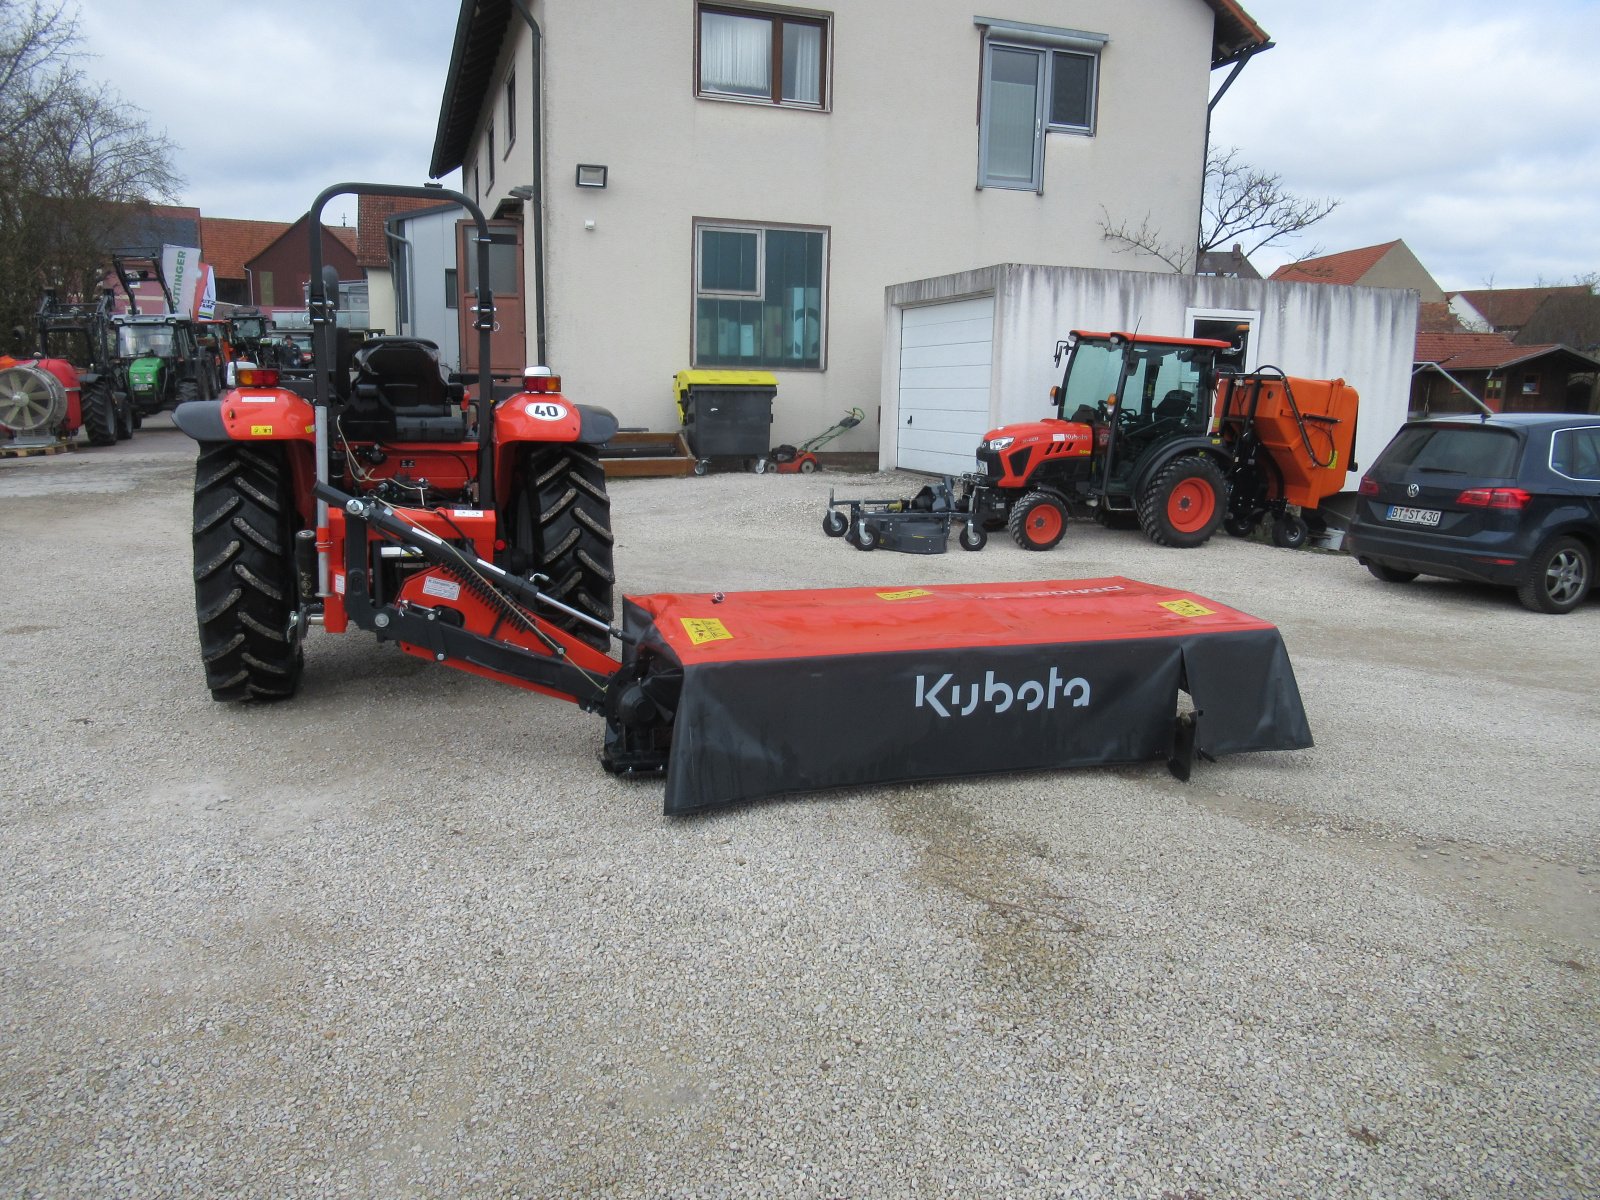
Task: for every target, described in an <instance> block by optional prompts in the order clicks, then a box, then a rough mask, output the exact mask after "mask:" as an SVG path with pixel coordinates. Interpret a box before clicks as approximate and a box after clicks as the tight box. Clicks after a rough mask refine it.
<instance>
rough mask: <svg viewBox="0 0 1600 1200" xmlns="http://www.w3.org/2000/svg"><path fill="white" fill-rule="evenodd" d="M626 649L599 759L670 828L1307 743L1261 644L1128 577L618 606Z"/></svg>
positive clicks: (1264, 639) (1277, 642)
mask: <svg viewBox="0 0 1600 1200" xmlns="http://www.w3.org/2000/svg"><path fill="white" fill-rule="evenodd" d="M623 633H624V646H623V653H624V658H623V668H622V671H621V672H620V673H619V675H618V676H617V677H616V678H615V679H614V680H613V682H612V695H611V697H610V699H609V702H608V707H607V716H608V723H609V728H608V731H607V736H606V751H605V753H604V754H603V755H602V761H603V762H604V763H605V764H606V766H607V767H608V769H611V770H614V771H631V770H649V769H655V770H662V769H664V770H665V772H666V778H667V783H666V797H665V804H664V808H665V811H666V812H667V813H668V814H669V815H670V814H681V813H690V812H696V811H700V810H704V809H710V808H716V807H719V806H722V805H727V804H733V803H736V802H739V801H745V800H754V799H759V798H762V797H768V796H777V795H783V794H786V793H790V792H806V791H815V790H820V789H825V788H838V787H864V786H869V785H876V784H886V783H906V782H911V781H914V780H923V779H936V778H941V777H949V776H963V775H984V774H991V773H995V772H1000V771H1025V770H1040V769H1050V768H1062V767H1079V766H1091V765H1101V764H1110V763H1134V762H1144V761H1149V760H1159V759H1166V760H1167V761H1168V763H1169V765H1170V767H1171V768H1172V770H1173V772H1174V774H1176V775H1178V776H1179V777H1180V778H1187V777H1188V773H1189V770H1190V767H1191V765H1192V762H1193V759H1194V757H1195V755H1196V754H1198V755H1200V756H1201V757H1205V758H1214V757H1216V756H1218V755H1222V754H1234V753H1241V752H1244V751H1251V750H1296V749H1303V748H1305V747H1307V746H1310V745H1311V744H1312V743H1311V731H1310V729H1309V728H1308V726H1307V724H1306V717H1305V711H1304V709H1303V708H1302V706H1301V703H1300V693H1299V690H1298V688H1297V687H1296V685H1295V679H1294V671H1293V668H1292V667H1291V666H1290V663H1289V656H1288V653H1287V651H1286V650H1285V649H1284V646H1283V641H1282V639H1281V638H1280V636H1279V634H1278V631H1277V629H1276V628H1275V627H1274V626H1272V625H1270V624H1268V623H1267V622H1265V621H1262V620H1258V619H1257V618H1255V617H1251V616H1247V615H1245V614H1244V613H1241V612H1237V611H1235V610H1233V609H1230V608H1228V607H1226V606H1224V605H1222V604H1218V603H1217V602H1216V601H1214V600H1207V599H1204V598H1202V597H1199V596H1196V595H1194V594H1192V593H1190V592H1184V591H1178V590H1174V589H1171V588H1164V587H1157V586H1154V585H1152V584H1147V583H1138V582H1135V581H1133V580H1129V579H1121V578H1108V579H1089V580H1067V581H1056V582H1024V583H996V584H962V585H948V586H947V585H938V586H930V587H915V588H898V589H884V590H878V589H873V588H844V589H839V590H830V591H795V592H745V593H729V594H727V595H723V594H721V593H703V594H692V595H655V596H633V597H628V598H627V599H626V601H625V603H624V621H623ZM1180 691H1183V692H1187V693H1188V695H1189V697H1190V698H1191V699H1192V702H1193V710H1192V712H1186V713H1183V714H1182V715H1180V712H1179V697H1178V693H1179V692H1180Z"/></svg>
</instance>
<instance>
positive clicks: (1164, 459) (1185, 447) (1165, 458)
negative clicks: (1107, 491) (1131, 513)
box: [1131, 434, 1233, 497]
mask: <svg viewBox="0 0 1600 1200" xmlns="http://www.w3.org/2000/svg"><path fill="white" fill-rule="evenodd" d="M1185 454H1204V455H1205V456H1206V457H1207V458H1210V459H1211V460H1212V461H1214V462H1215V463H1216V464H1217V466H1219V467H1221V468H1222V470H1223V472H1224V474H1226V472H1227V470H1228V467H1229V466H1230V465H1231V464H1232V461H1233V456H1232V455H1231V454H1230V453H1229V452H1228V447H1227V446H1225V445H1224V444H1223V443H1222V440H1221V439H1220V438H1214V437H1207V436H1205V435H1204V434H1196V435H1193V436H1190V437H1181V438H1173V439H1172V440H1171V441H1168V442H1162V443H1160V444H1159V445H1158V446H1156V447H1155V448H1154V449H1152V450H1150V451H1149V452H1148V453H1147V454H1146V456H1145V460H1144V461H1143V462H1142V463H1140V464H1139V466H1138V468H1137V469H1136V470H1135V471H1134V473H1133V479H1132V481H1131V482H1132V485H1133V486H1132V491H1131V494H1132V495H1133V496H1134V497H1138V496H1141V495H1143V494H1144V489H1145V485H1147V484H1148V483H1149V482H1150V480H1151V479H1152V478H1154V476H1155V473H1156V472H1157V471H1159V470H1161V468H1162V467H1164V466H1166V465H1167V464H1168V463H1169V462H1171V461H1172V460H1173V459H1175V458H1181V457H1183V456H1184V455H1185Z"/></svg>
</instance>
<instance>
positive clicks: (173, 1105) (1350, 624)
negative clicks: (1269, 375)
mask: <svg viewBox="0 0 1600 1200" xmlns="http://www.w3.org/2000/svg"><path fill="white" fill-rule="evenodd" d="M192 457H193V447H192V444H191V443H189V442H188V440H187V439H185V438H183V437H182V436H181V435H180V434H178V433H177V432H176V431H174V430H172V429H170V428H167V427H166V425H165V422H164V421H157V422H152V423H150V424H148V425H147V427H146V430H145V431H144V432H141V433H140V434H138V435H136V436H135V439H134V440H133V441H132V442H130V443H124V444H122V445H119V446H116V447H113V448H107V449H102V450H92V451H83V452H80V453H75V454H71V455H62V456H57V457H53V458H42V459H26V460H6V461H0V572H3V576H4V579H5V580H6V584H5V596H6V604H5V606H4V612H3V613H0V680H3V697H4V713H5V724H4V735H3V738H4V740H3V743H0V744H3V749H4V762H5V770H4V775H3V777H0V778H3V781H4V783H3V787H0V794H3V798H0V820H3V828H4V834H3V838H0V928H3V943H0V1193H3V1194H4V1195H7V1196H19V1197H21V1196H30V1197H31V1196H52V1197H54V1196H190V1195H192V1196H208V1197H213V1196H218V1195H223V1194H233V1195H248V1196H264V1197H267V1196H270V1197H309V1196H337V1195H372V1196H430V1197H432V1196H438V1197H452V1196H497V1197H498V1196H514V1195H520V1196H524V1197H527V1196H544V1195H552V1194H582V1195H589V1194H598V1195H606V1196H672V1197H678V1196H754V1195H773V1196H826V1197H832V1196H889V1195H911V1194H915V1195H956V1196H978V1195H1017V1196H1032V1195H1037V1196H1085V1197H1088V1196H1095V1197H1098V1196H1107V1197H1111V1196H1117V1197H1121V1196H1127V1197H1142V1198H1148V1200H1221V1198H1223V1197H1277V1196H1282V1197H1308V1196H1310V1197H1402V1196H1418V1197H1434V1198H1444V1197H1461V1198H1473V1200H1477V1198H1483V1197H1507V1198H1511V1197H1516V1198H1519V1200H1521V1198H1529V1197H1576V1196H1582V1195H1600V1182H1597V1181H1600V1150H1597V1142H1600V1137H1597V1134H1600V1129H1597V1126H1600V1067H1597V1064H1600V1021H1597V1008H1600V1006H1597V988H1596V985H1597V981H1600V919H1597V918H1600V899H1597V894H1596V889H1597V886H1600V738H1597V737H1596V731H1597V729H1600V703H1597V701H1596V693H1595V682H1596V678H1597V675H1600V670H1597V668H1600V600H1597V601H1591V602H1590V603H1589V604H1588V605H1586V606H1585V607H1584V608H1582V609H1580V610H1579V611H1578V612H1576V613H1574V614H1573V615H1571V616H1568V617H1545V616H1538V615H1534V614H1531V613H1528V612H1525V611H1523V610H1522V609H1521V608H1520V607H1519V606H1518V605H1517V603H1516V600H1515V598H1514V596H1512V595H1511V594H1510V593H1509V592H1498V591H1494V590H1490V589H1481V588H1476V587H1471V586H1467V585H1460V584H1448V583H1429V582H1420V583H1417V584H1414V585H1410V586H1398V587H1397V586H1386V585H1383V584H1379V583H1378V582H1376V581H1375V580H1373V579H1371V578H1370V577H1369V576H1368V575H1367V574H1366V573H1365V572H1364V571H1362V570H1361V569H1360V568H1359V567H1357V566H1356V565H1355V564H1354V563H1353V562H1351V561H1350V560H1348V559H1346V558H1343V557H1338V556H1330V555H1326V554H1317V553H1310V552H1299V553H1295V552H1290V551H1283V550H1277V549H1274V548H1272V547H1269V546H1265V545H1260V544H1255V543H1243V542H1237V541H1234V540H1233V539H1230V538H1227V537H1219V538H1217V539H1216V540H1215V541H1214V542H1213V543H1212V544H1210V545H1209V546H1207V547H1205V548H1204V549H1201V550H1195V551H1172V550H1163V549H1160V548H1157V547H1155V546H1152V545H1151V544H1150V543H1148V542H1146V541H1145V540H1144V539H1143V538H1142V537H1141V536H1140V535H1139V534H1138V533H1136V532H1119V531H1108V530H1104V529H1101V528H1099V527H1097V526H1094V525H1090V524H1082V525H1075V526H1074V527H1073V529H1072V530H1071V531H1070V532H1069V534H1068V537H1067V540H1066V541H1065V542H1064V543H1063V545H1062V546H1061V548H1059V549H1058V550H1056V551H1054V552H1051V553H1047V554H1030V553H1026V552H1024V551H1022V550H1019V549H1017V548H1015V547H1014V546H1012V545H1011V544H1010V543H1009V541H1006V540H1003V539H1000V538H997V539H995V540H992V541H991V542H990V544H989V547H988V549H986V550H985V551H983V552H982V553H981V554H965V553H961V552H960V551H958V550H956V549H954V548H952V550H951V552H950V553H949V554H946V555H944V556H942V557H937V558H924V557H914V556H909V555H895V554H888V553H877V554H873V555H865V554H861V553H858V552H856V551H854V550H852V549H851V548H850V547H849V546H847V545H846V544H844V543H843V542H842V541H835V540H830V539H826V538H824V537H823V536H822V534H821V532H820V529H819V528H818V524H819V519H820V517H821V514H822V502H823V500H824V498H825V496H826V494H827V491H828V488H829V487H830V486H833V487H837V488H838V489H839V490H840V491H841V493H845V492H849V493H852V494H857V495H861V494H870V495H884V494H895V493H900V492H909V491H911V490H914V489H915V487H916V486H917V485H918V484H919V483H920V481H917V480H913V479H912V478H910V477H906V476H848V475H828V474H823V475H816V476H810V477H804V476H782V477H778V476H762V477H756V476H750V475H714V476H708V477H706V478H704V479H682V480H638V481H621V482H618V483H616V484H615V485H614V486H613V489H612V494H613V514H614V523H615V528H616V531H617V535H618V546H617V566H618V571H619V575H620V578H621V580H622V585H623V587H624V589H625V590H627V591H631V592H651V591H666V590H676V589H682V590H696V591H704V590H708V589H711V588H721V589H725V590H732V589H738V588H749V587H806V586H832V585H859V584H869V583H870V584H883V585H906V586H910V585H915V584H917V583H923V582H928V581H940V580H958V579H959V580H983V579H1020V578H1039V579H1049V578H1069V579H1070V578H1083V577H1092V576H1099V575H1108V574H1120V575H1127V576H1130V577H1132V578H1135V579H1145V580H1149V581H1151V582H1155V583H1163V584H1169V585H1172V586H1176V587H1183V588H1189V589H1193V590H1194V591H1196V592H1198V593H1199V594H1201V595H1203V596H1211V597H1214V598H1216V599H1218V600H1221V601H1223V602H1224V603H1226V604H1230V605H1235V606H1237V607H1239V608H1242V609H1244V610H1245V611H1247V612H1251V613H1254V614H1256V615H1259V616H1262V617H1266V618H1268V619H1270V620H1273V621H1276V622H1277V623H1278V624H1279V625H1280V626H1281V628H1282V629H1283V632H1284V637H1285V640H1286V642H1287V645H1288V648H1289V651H1290V654H1291V655H1292V656H1293V658H1294V662H1295V667H1296V671H1297V674H1298V677H1299V682H1300V687H1301V691H1302V693H1303V695H1304V698H1305V702H1306V709H1307V712H1308V714H1309V717H1310V720H1311V726H1312V730H1313V732H1314V733H1315V735H1316V738H1317V746H1316V748H1315V749H1312V750H1309V751H1304V752H1300V753H1293V754H1274V755H1258V756H1244V757H1238V758H1233V759H1225V760H1223V761H1222V762H1220V763H1217V764H1205V763H1202V764H1199V766H1198V767H1197V769H1196V772H1195V776H1194V780H1193V782H1191V783H1189V784H1180V783H1178V782H1176V781H1175V780H1173V779H1172V778H1171V777H1170V776H1169V775H1168V773H1167V771H1166V769H1165V767H1164V766H1163V765H1161V764H1151V765H1149V766H1141V767H1131V768H1123V769H1099V770H1084V771H1068V772H1059V773H1049V774H1032V775H1022V776H1010V777H1001V778H989V779H981V780H973V781H957V782H950V783H942V784H937V785H932V786H906V787H890V788H882V789H875V790H868V791H855V792H839V793H832V794H828V795H825V796H818V797H815V798H810V799H802V800H785V801H778V802H773V803H766V804H760V805H755V806H747V807H745V808H741V809H735V810H730V811H726V812H722V813H718V814H715V815H712V816H707V817H699V818H688V819H674V820H668V819H666V818H663V817H662V816H661V815H660V808H661V784H660V782H659V781H644V782H638V781H622V780H617V779H613V778H611V777H610V776H608V775H606V774H605V773H604V772H603V771H602V770H601V769H600V767H599V766H598V764H597V763H596V761H595V756H596V753H597V751H598V749H599V746H600V738H601V731H602V725H601V722H600V721H599V720H597V719H596V718H594V717H591V716H588V715H586V714H584V713H581V712H579V711H578V710H577V709H575V708H574V707H572V706H571V705H567V704H562V703H559V702H556V701H551V700H547V699H542V698H539V697H533V696H526V695H523V694H521V693H519V692H516V691H514V690H512V689H508V688H501V687H497V686H495V685H493V684H490V683H488V682H485V681H481V680H477V679H474V678H471V677H469V676H466V675H462V674H458V673H455V672H451V671H448V670H444V669H440V668H435V667H433V666H431V665H428V664H425V663H421V662H419V661H417V660H414V659H410V658H407V657H405V656H403V655H401V654H400V653H399V652H398V651H397V650H395V649H394V648H392V647H379V646H378V645H377V644H376V643H374V642H373V641H372V640H371V639H370V638H369V637H367V636H366V635H362V634H359V633H358V634H353V635H351V636H347V637H338V638H336V637H331V636H326V635H323V634H321V633H317V634H314V635H313V639H312V641H311V642H310V644H309V646H308V652H307V671H306V682H305V685H304V688H303V690H302V693H301V695H300V696H299V698H298V699H296V700H295V701H293V702H291V703H289V704H285V705H280V706H275V707H263V708H256V709H243V708H236V707H225V706H222V705H217V704H213V703H212V702H211V701H210V699H209V697H208V696H207V693H206V692H205V689H204V687H203V686H202V681H201V676H200V671H199V667H198V662H197V650H196V638H195V631H194V619H193V609H192V589H191V586H190V584H189V542H188V523H189V483H190V475H191V461H192Z"/></svg>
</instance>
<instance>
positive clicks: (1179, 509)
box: [1167, 479, 1217, 533]
mask: <svg viewBox="0 0 1600 1200" xmlns="http://www.w3.org/2000/svg"><path fill="white" fill-rule="evenodd" d="M1216 511H1217V494H1216V493H1215V492H1214V491H1212V490H1211V485H1210V484H1208V483H1205V482H1204V481H1203V480H1199V479H1185V480H1183V481H1182V482H1180V483H1179V484H1178V486H1177V487H1175V488H1173V489H1172V494H1171V495H1170V496H1168V497H1167V520H1168V521H1169V522H1170V523H1171V524H1172V527H1173V528H1174V529H1176V530H1177V531H1178V532H1179V533H1195V532H1197V531H1198V530H1201V529H1204V528H1205V527H1206V522H1207V521H1209V520H1211V514H1212V513H1214V512H1216Z"/></svg>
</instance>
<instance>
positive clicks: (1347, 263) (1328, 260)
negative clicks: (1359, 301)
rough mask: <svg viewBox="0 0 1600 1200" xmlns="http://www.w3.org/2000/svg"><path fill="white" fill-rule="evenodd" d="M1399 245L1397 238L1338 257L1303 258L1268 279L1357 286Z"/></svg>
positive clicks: (1330, 255)
mask: <svg viewBox="0 0 1600 1200" xmlns="http://www.w3.org/2000/svg"><path fill="white" fill-rule="evenodd" d="M1399 244H1400V241H1399V239H1398V238H1397V239H1396V240H1394V241H1392V242H1384V243H1383V245H1381V246H1363V247H1361V249H1359V250H1345V251H1343V252H1341V253H1339V254H1325V255H1323V256H1322V257H1321V258H1306V259H1302V260H1301V261H1300V262H1296V263H1289V264H1287V265H1286V266H1282V267H1279V268H1278V269H1277V270H1276V271H1274V272H1273V273H1272V274H1271V276H1269V278H1272V279H1277V280H1281V281H1282V282H1285V283H1343V284H1355V283H1360V282H1361V278H1362V276H1364V275H1365V274H1366V273H1367V272H1368V271H1370V270H1372V268H1373V267H1375V266H1377V265H1378V262H1379V261H1380V260H1381V259H1382V258H1383V256H1384V255H1385V254H1387V253H1389V251H1391V250H1393V249H1394V248H1395V247H1396V246H1398V245H1399Z"/></svg>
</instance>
